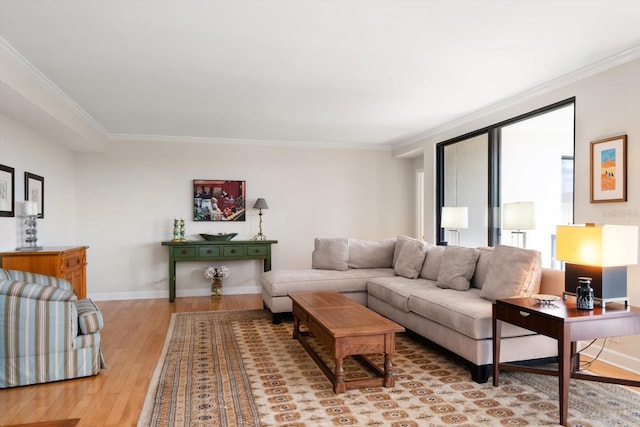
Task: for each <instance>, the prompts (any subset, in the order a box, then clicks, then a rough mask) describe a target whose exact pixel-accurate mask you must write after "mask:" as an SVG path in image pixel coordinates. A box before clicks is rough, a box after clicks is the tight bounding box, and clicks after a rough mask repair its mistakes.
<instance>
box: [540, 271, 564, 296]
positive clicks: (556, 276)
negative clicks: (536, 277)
mask: <svg viewBox="0 0 640 427" xmlns="http://www.w3.org/2000/svg"><path fill="white" fill-rule="evenodd" d="M563 292H564V271H561V270H552V269H550V268H543V269H542V281H541V282H540V293H541V294H547V295H557V296H562V293H563Z"/></svg>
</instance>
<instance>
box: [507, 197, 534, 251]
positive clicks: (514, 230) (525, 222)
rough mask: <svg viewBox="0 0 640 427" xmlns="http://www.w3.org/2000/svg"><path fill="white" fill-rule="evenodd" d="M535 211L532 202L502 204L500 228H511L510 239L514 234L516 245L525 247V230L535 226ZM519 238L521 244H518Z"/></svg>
mask: <svg viewBox="0 0 640 427" xmlns="http://www.w3.org/2000/svg"><path fill="white" fill-rule="evenodd" d="M535 212H536V209H535V204H534V203H533V202H516V203H505V204H504V205H503V206H502V228H503V229H505V230H511V237H512V239H513V236H516V244H515V246H516V247H518V248H526V247H527V232H526V231H525V230H533V229H534V228H536V216H535ZM521 238H522V239H521ZM520 240H522V246H520Z"/></svg>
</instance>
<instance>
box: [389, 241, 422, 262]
mask: <svg viewBox="0 0 640 427" xmlns="http://www.w3.org/2000/svg"><path fill="white" fill-rule="evenodd" d="M407 242H418V243H423V242H422V240H418V239H414V238H413V237H408V236H398V237H397V238H396V246H395V248H394V250H393V265H392V267H393V268H395V267H396V262H398V258H399V257H400V251H401V250H402V246H403V245H404V244H405V243H407Z"/></svg>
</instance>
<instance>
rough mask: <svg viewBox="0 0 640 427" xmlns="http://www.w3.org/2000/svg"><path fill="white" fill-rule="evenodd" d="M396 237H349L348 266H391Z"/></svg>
mask: <svg viewBox="0 0 640 427" xmlns="http://www.w3.org/2000/svg"><path fill="white" fill-rule="evenodd" d="M395 247H396V239H395V238H390V239H383V240H357V239H349V267H350V268H391V267H392V266H393V251H394V250H395Z"/></svg>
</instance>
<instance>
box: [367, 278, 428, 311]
mask: <svg viewBox="0 0 640 427" xmlns="http://www.w3.org/2000/svg"><path fill="white" fill-rule="evenodd" d="M427 288H431V289H433V290H440V288H438V287H436V285H435V282H434V281H432V280H427V279H407V278H405V277H401V276H396V277H377V278H375V279H371V280H369V282H368V283H367V293H368V294H369V295H371V296H374V297H376V298H378V299H379V300H382V301H384V302H386V303H388V304H391V305H392V306H394V307H395V308H397V309H398V310H402V311H404V312H405V313H408V312H409V296H411V294H412V293H413V292H414V291H416V290H418V289H427Z"/></svg>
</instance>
